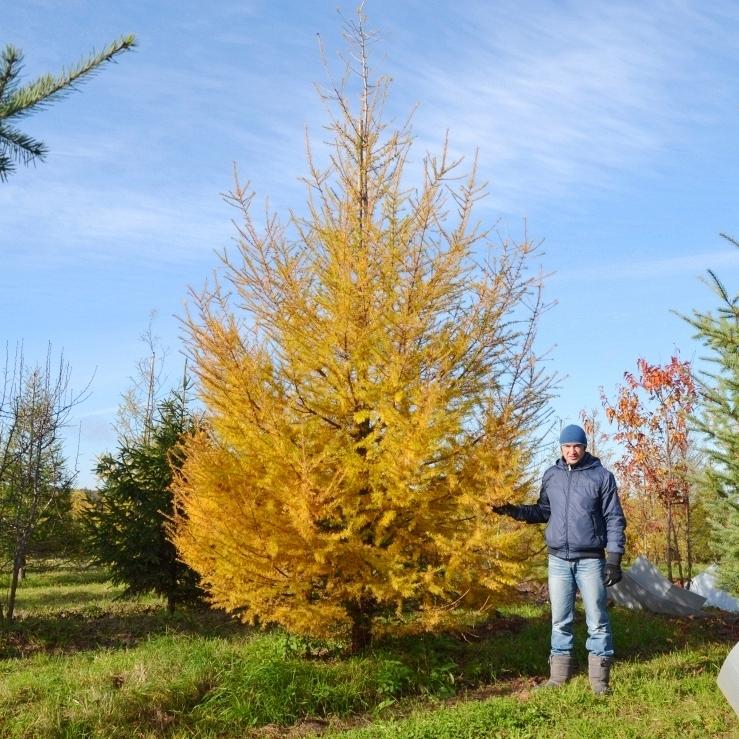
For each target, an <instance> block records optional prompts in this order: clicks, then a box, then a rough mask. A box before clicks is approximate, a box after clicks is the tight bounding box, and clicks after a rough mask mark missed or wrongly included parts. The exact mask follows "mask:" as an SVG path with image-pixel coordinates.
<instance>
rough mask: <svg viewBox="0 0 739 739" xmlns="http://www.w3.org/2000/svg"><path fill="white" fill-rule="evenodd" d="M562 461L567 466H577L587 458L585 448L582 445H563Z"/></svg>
mask: <svg viewBox="0 0 739 739" xmlns="http://www.w3.org/2000/svg"><path fill="white" fill-rule="evenodd" d="M560 448H561V449H562V459H564V461H565V462H567V464H577V463H578V462H579V461H580V460H581V459H582V458H583V457H584V456H585V447H584V446H583V445H582V444H562V446H561V447H560Z"/></svg>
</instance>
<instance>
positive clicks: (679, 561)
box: [672, 525, 685, 587]
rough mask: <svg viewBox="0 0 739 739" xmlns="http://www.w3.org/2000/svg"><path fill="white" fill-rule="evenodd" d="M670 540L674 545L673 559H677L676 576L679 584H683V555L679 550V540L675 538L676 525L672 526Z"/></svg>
mask: <svg viewBox="0 0 739 739" xmlns="http://www.w3.org/2000/svg"><path fill="white" fill-rule="evenodd" d="M672 541H673V545H674V552H675V560H676V561H677V576H678V581H679V582H680V585H681V586H683V587H684V586H685V578H684V577H683V557H682V553H681V552H680V542H679V541H678V538H677V526H674V525H673V527H672Z"/></svg>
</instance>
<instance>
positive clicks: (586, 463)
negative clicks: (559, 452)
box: [556, 452, 603, 470]
mask: <svg viewBox="0 0 739 739" xmlns="http://www.w3.org/2000/svg"><path fill="white" fill-rule="evenodd" d="M556 466H557V467H559V468H560V469H563V470H569V469H570V466H569V465H568V464H567V462H565V461H564V459H562V457H560V458H559V459H558V460H557V462H556ZM602 466H603V465H601V463H600V459H599V458H598V457H594V456H593V455H592V454H591V453H590V452H585V456H584V457H583V458H582V459H581V460H580V461H579V462H578V463H577V464H575V465H573V466H572V469H573V470H591V469H593V468H595V467H602Z"/></svg>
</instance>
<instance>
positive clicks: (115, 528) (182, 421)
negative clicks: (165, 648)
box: [85, 387, 201, 612]
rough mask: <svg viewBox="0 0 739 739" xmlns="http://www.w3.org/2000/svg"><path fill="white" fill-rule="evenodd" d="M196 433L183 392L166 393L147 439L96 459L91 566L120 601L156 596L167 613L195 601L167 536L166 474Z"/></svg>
mask: <svg viewBox="0 0 739 739" xmlns="http://www.w3.org/2000/svg"><path fill="white" fill-rule="evenodd" d="M196 427H197V421H196V420H195V419H194V417H193V415H192V413H191V411H190V410H189V408H188V401H187V395H186V387H185V388H183V390H181V391H173V392H172V393H171V394H170V395H169V396H168V397H166V398H165V399H164V400H162V401H161V402H160V403H159V405H158V407H157V413H156V414H155V416H154V418H153V420H152V425H151V427H150V429H148V433H147V434H145V435H142V436H139V437H133V438H131V437H122V439H121V446H120V448H119V449H118V452H117V453H116V454H115V455H112V454H109V455H105V456H104V457H102V458H101V459H100V462H99V464H98V467H97V473H98V475H99V476H100V477H101V479H102V487H101V488H100V490H99V492H98V496H97V499H96V500H95V502H94V503H93V504H92V505H91V507H90V508H89V509H88V510H87V512H86V513H85V526H86V530H87V532H88V542H89V544H90V546H91V548H92V551H93V556H94V561H95V562H96V563H97V564H100V565H103V566H106V567H108V568H109V569H110V571H111V574H112V580H113V582H114V583H117V584H123V585H125V586H126V589H125V591H124V593H125V594H126V595H135V594H139V593H147V592H154V593H157V594H158V595H161V596H163V597H165V598H166V599H167V607H168V609H169V610H170V612H171V611H174V609H175V606H176V604H177V603H182V602H191V601H194V600H197V599H199V597H200V595H201V591H200V589H199V588H198V585H197V582H198V578H197V575H196V574H195V573H194V572H193V570H191V569H190V568H189V567H187V566H186V565H184V564H182V563H181V562H180V561H179V560H178V558H177V552H176V550H175V547H174V545H173V544H172V543H171V542H170V541H169V538H168V535H167V522H168V520H169V518H170V517H171V516H172V515H173V513H174V510H173V501H172V492H171V489H170V486H171V484H172V477H173V471H174V469H177V468H179V467H180V466H181V465H182V461H183V457H182V451H181V448H180V445H181V443H182V441H183V439H184V438H185V437H187V436H189V435H191V434H192V433H194V431H195V429H196Z"/></svg>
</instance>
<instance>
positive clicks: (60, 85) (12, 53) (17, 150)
mask: <svg viewBox="0 0 739 739" xmlns="http://www.w3.org/2000/svg"><path fill="white" fill-rule="evenodd" d="M135 46H136V38H135V37H134V36H133V35H130V34H129V35H127V36H122V37H121V38H119V39H117V40H116V41H113V42H112V43H110V44H109V45H108V46H106V47H105V48H104V49H103V50H102V51H100V52H95V51H93V52H92V54H91V55H90V56H89V57H88V58H87V59H84V60H82V61H81V62H80V63H79V64H77V65H76V66H75V67H73V68H71V69H69V70H62V73H61V74H59V75H56V76H55V75H51V74H45V75H43V76H41V77H39V78H38V79H37V80H35V81H34V82H31V83H30V84H27V85H24V86H20V82H19V76H20V72H21V69H22V65H23V54H22V53H21V51H20V50H19V49H17V48H16V47H14V46H12V45H8V46H6V47H5V49H4V50H3V52H2V54H1V55H0V181H1V180H6V179H7V177H8V175H9V174H10V173H12V172H13V171H14V170H15V165H16V164H17V163H18V162H21V163H23V164H24V165H28V164H30V163H31V162H34V161H35V160H43V159H44V157H45V155H46V152H47V149H46V147H45V146H44V144H43V143H42V142H40V141H36V140H35V139H33V138H31V137H30V136H27V135H25V134H23V133H21V132H20V131H18V130H17V129H16V128H14V127H12V126H9V125H8V124H7V121H12V120H17V119H19V118H23V117H24V116H27V115H31V114H32V113H34V112H36V111H37V110H41V109H43V108H45V107H47V106H49V105H51V104H52V103H54V102H56V101H58V100H60V99H62V98H63V97H64V96H65V95H68V94H69V93H71V92H73V91H74V90H77V89H79V85H80V84H81V83H82V82H83V81H84V80H86V79H89V78H90V77H92V76H94V75H95V74H96V73H97V72H98V70H99V69H100V67H101V66H102V65H103V64H105V63H107V62H112V61H115V59H116V57H117V56H118V55H119V54H122V53H124V52H126V51H130V50H131V49H133V48H134V47H135Z"/></svg>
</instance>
